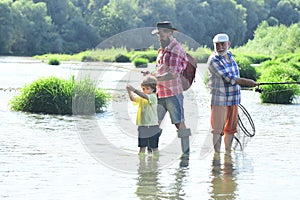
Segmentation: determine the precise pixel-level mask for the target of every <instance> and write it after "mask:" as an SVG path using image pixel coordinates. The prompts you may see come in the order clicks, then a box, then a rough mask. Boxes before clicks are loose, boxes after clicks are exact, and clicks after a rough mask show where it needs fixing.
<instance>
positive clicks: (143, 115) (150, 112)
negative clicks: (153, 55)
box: [126, 76, 161, 155]
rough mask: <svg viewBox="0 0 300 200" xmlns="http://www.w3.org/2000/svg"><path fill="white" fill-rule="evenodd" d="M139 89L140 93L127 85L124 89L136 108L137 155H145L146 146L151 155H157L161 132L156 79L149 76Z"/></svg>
mask: <svg viewBox="0 0 300 200" xmlns="http://www.w3.org/2000/svg"><path fill="white" fill-rule="evenodd" d="M141 88H142V91H139V90H137V89H135V88H134V87H133V86H131V85H129V84H128V85H127V87H126V89H127V91H128V94H129V97H130V100H131V101H132V102H134V104H135V105H137V106H138V111H137V117H136V125H137V126H138V146H139V147H140V151H139V155H145V150H146V147H147V146H148V144H149V146H150V147H151V149H152V152H153V154H156V155H157V154H158V141H159V136H160V131H161V130H160V128H159V126H158V117H157V96H156V79H155V78H154V77H151V76H149V77H147V78H146V79H145V80H144V81H143V82H142V83H141ZM133 93H135V94H137V96H134V95H133Z"/></svg>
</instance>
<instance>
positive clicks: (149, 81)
mask: <svg viewBox="0 0 300 200" xmlns="http://www.w3.org/2000/svg"><path fill="white" fill-rule="evenodd" d="M156 83H157V80H156V78H155V77H153V76H147V77H146V78H145V79H144V80H143V82H142V83H141V86H147V87H151V89H153V92H156Z"/></svg>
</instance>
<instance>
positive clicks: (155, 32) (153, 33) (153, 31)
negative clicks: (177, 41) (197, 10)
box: [151, 28, 178, 35]
mask: <svg viewBox="0 0 300 200" xmlns="http://www.w3.org/2000/svg"><path fill="white" fill-rule="evenodd" d="M162 29H169V28H160V30H162ZM160 30H159V29H157V28H156V29H154V30H152V31H151V34H152V35H155V34H157V33H159V31H160ZM169 30H172V31H178V30H177V29H176V28H171V29H169Z"/></svg>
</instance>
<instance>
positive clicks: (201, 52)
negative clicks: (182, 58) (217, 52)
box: [188, 47, 212, 63]
mask: <svg viewBox="0 0 300 200" xmlns="http://www.w3.org/2000/svg"><path fill="white" fill-rule="evenodd" d="M188 52H189V53H190V54H191V55H192V56H193V57H194V58H196V59H197V61H198V62H199V63H206V62H207V60H208V58H209V56H210V54H211V53H212V50H211V49H209V48H207V47H199V48H198V49H196V51H188Z"/></svg>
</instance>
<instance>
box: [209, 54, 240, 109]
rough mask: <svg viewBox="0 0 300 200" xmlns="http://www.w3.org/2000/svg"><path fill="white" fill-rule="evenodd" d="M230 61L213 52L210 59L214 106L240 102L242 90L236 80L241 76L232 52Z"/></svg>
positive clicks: (210, 82)
mask: <svg viewBox="0 0 300 200" xmlns="http://www.w3.org/2000/svg"><path fill="white" fill-rule="evenodd" d="M228 56H229V59H230V61H228V60H226V58H225V57H224V56H218V55H217V54H216V53H213V54H212V55H211V56H210V58H209V59H208V71H209V83H208V86H209V88H210V93H211V105H212V106H232V105H237V104H240V102H241V91H240V86H239V85H238V84H237V83H236V80H237V79H238V78H239V77H240V75H239V69H238V65H237V63H236V62H235V60H234V57H233V55H232V53H231V52H228Z"/></svg>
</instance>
